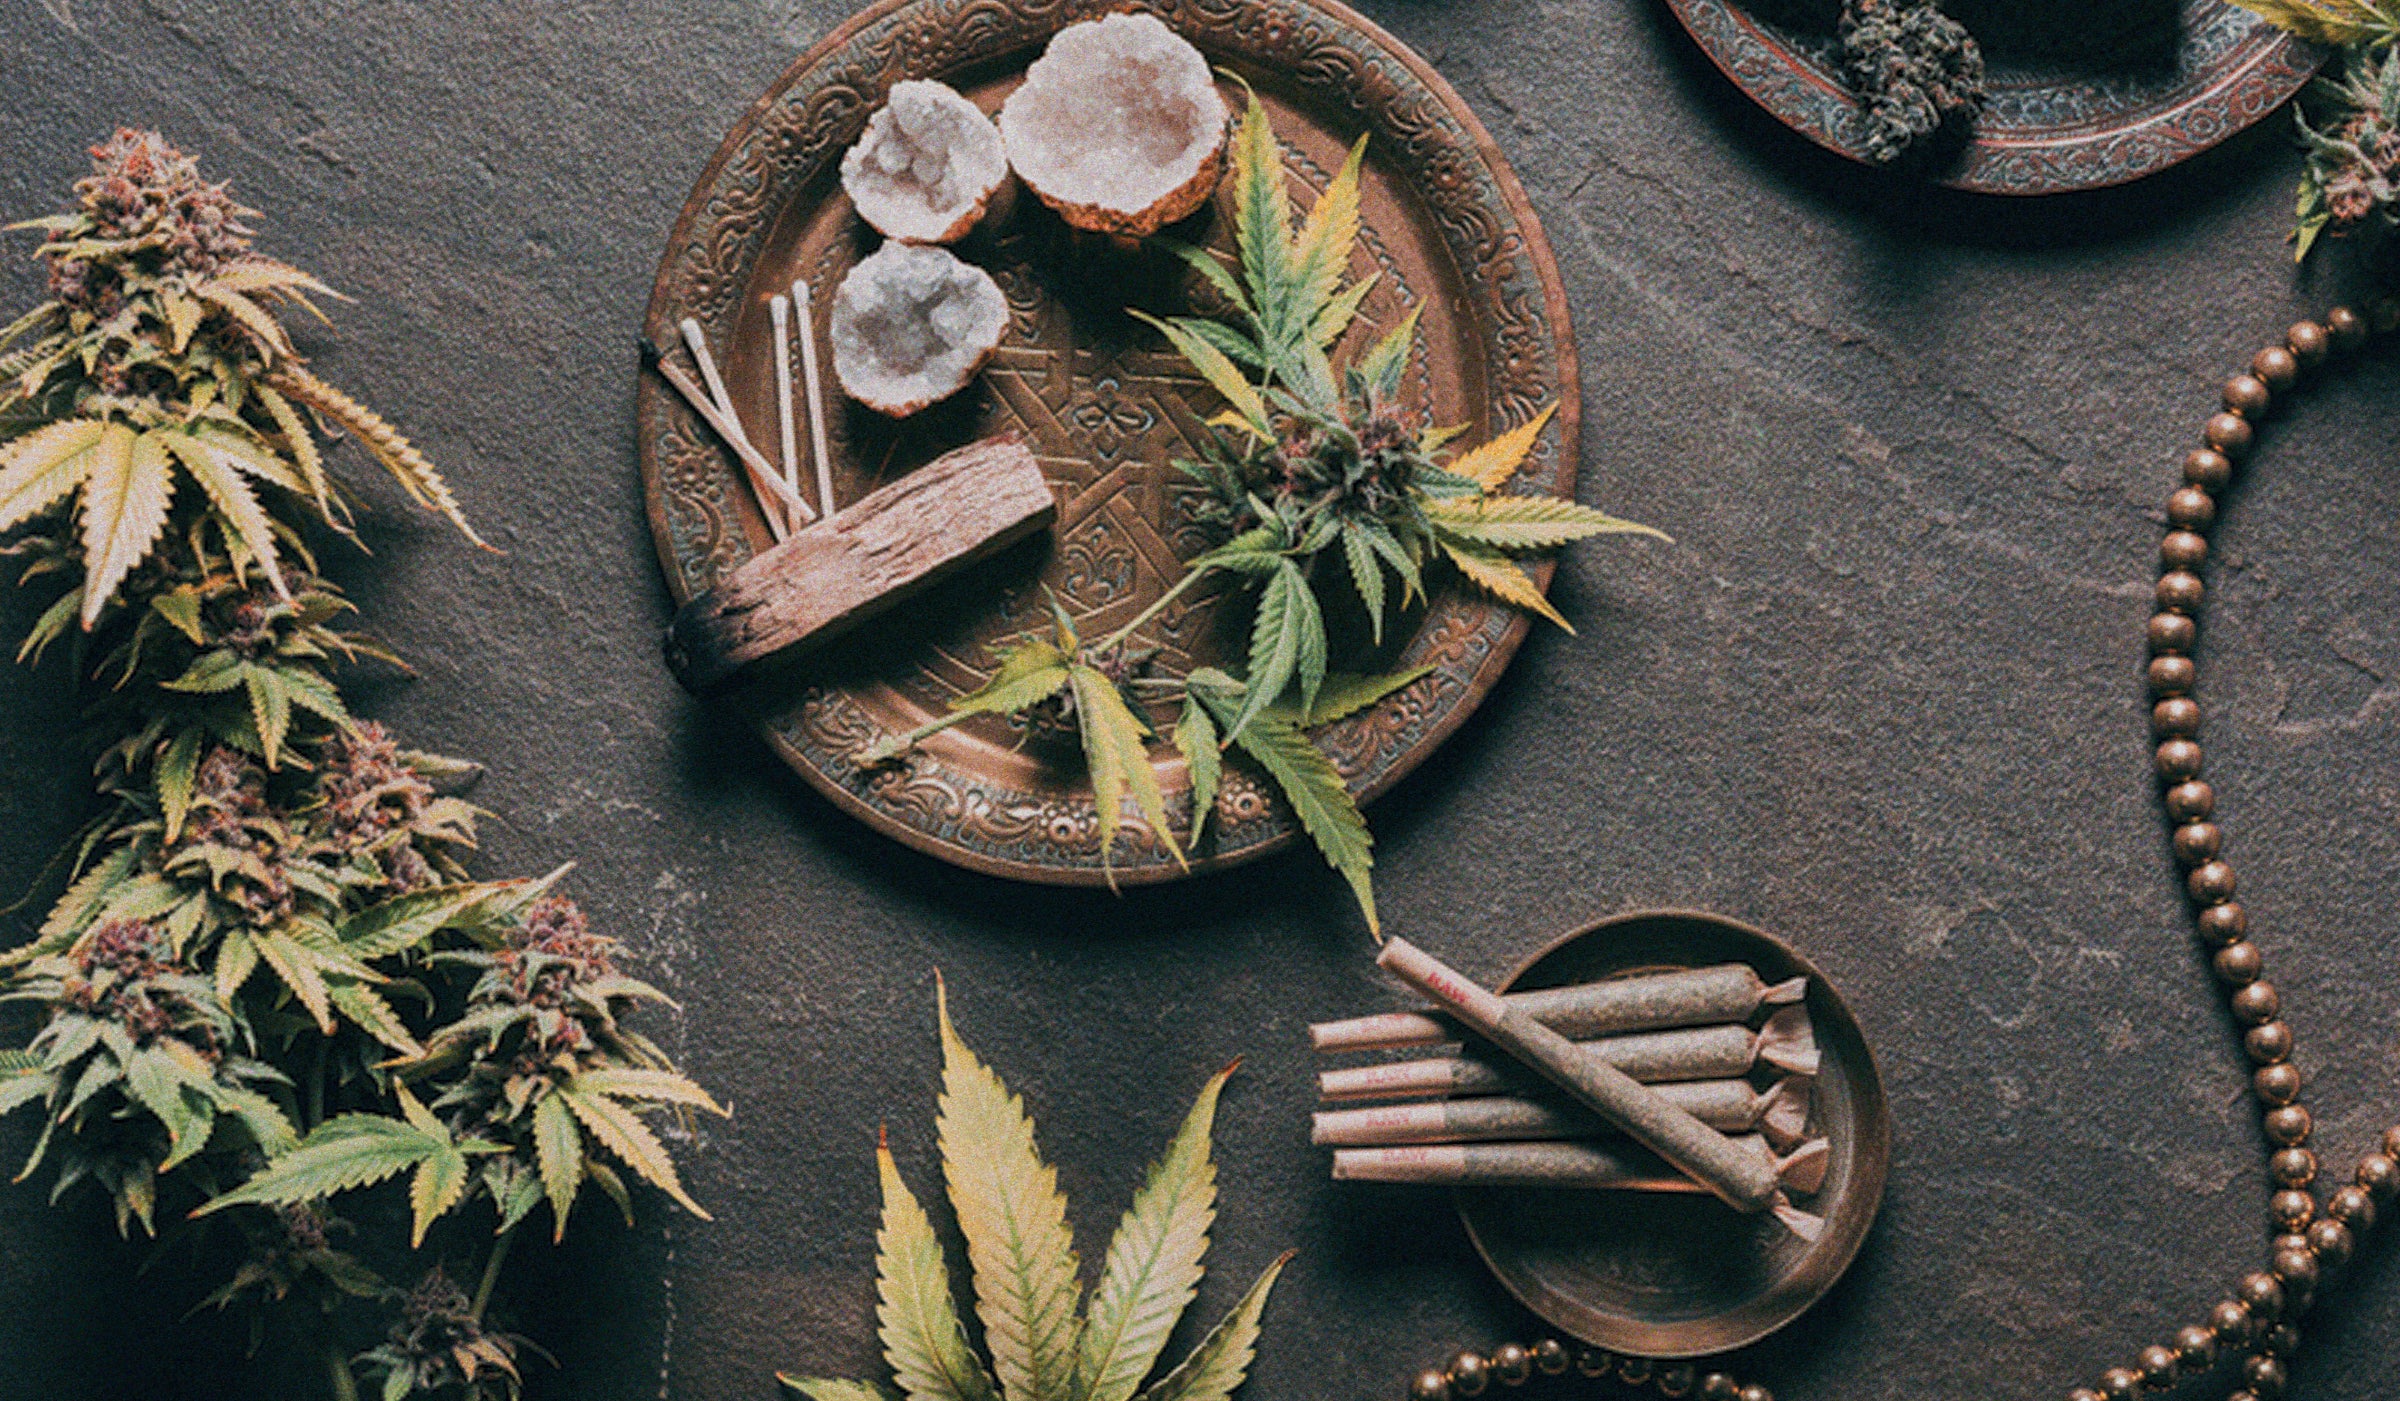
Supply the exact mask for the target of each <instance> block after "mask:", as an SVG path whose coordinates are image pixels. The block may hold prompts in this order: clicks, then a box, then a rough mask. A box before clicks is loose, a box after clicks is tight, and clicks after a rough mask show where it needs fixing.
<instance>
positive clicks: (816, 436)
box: [792, 277, 833, 516]
mask: <svg viewBox="0 0 2400 1401" xmlns="http://www.w3.org/2000/svg"><path fill="white" fill-rule="evenodd" d="M792 305H793V307H794V308H795V309H796V310H798V311H799V313H800V375H801V378H802V379H803V380H805V381H806V382H807V385H808V446H809V450H810V451H811V452H812V453H814V454H815V456H816V461H817V499H818V500H819V501H822V502H824V503H825V514H826V515H829V516H830V515H832V514H833V460H832V458H831V457H830V456H828V455H827V453H826V451H825V389H824V384H823V381H822V380H820V379H819V378H818V376H817V311H816V303H815V302H813V301H811V300H810V299H809V291H808V279H807V278H805V277H798V278H794V279H792Z"/></svg>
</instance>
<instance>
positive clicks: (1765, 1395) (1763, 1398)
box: [1738, 1382, 1775, 1401]
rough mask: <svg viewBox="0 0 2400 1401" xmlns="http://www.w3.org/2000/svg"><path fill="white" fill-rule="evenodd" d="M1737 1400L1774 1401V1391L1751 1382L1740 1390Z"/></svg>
mask: <svg viewBox="0 0 2400 1401" xmlns="http://www.w3.org/2000/svg"><path fill="white" fill-rule="evenodd" d="M1738 1401H1775V1393H1774V1392H1772V1391H1769V1390H1767V1389H1766V1388H1765V1387H1763V1386H1760V1385H1759V1384H1758V1383H1757V1382H1752V1383H1750V1384H1749V1385H1748V1386H1746V1387H1743V1388H1742V1390H1741V1394H1740V1397H1739V1398H1738Z"/></svg>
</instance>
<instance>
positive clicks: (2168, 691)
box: [2150, 657, 2200, 696]
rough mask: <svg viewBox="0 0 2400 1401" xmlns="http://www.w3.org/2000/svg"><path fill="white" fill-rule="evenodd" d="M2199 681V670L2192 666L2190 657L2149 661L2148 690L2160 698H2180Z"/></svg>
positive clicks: (2162, 658)
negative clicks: (2154, 692) (2160, 696)
mask: <svg viewBox="0 0 2400 1401" xmlns="http://www.w3.org/2000/svg"><path fill="white" fill-rule="evenodd" d="M2199 679H2200V669H2199V668H2198V667H2195V666H2193V665H2192V659H2191V658H2190V657H2152V658H2151V659H2150V689H2151V690H2153V691H2156V692H2157V693H2158V694H2160V695H2162V696H2180V695H2182V694H2183V693H2184V692H2186V691H2188V690H2190V689H2192V683H2193V682H2195V681H2198V680H2199Z"/></svg>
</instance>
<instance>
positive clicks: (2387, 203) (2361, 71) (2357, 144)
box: [2293, 51, 2400, 258]
mask: <svg viewBox="0 0 2400 1401" xmlns="http://www.w3.org/2000/svg"><path fill="white" fill-rule="evenodd" d="M2324 89H2325V91H2326V93H2327V96H2328V98H2329V102H2328V104H2327V105H2328V106H2329V107H2330V108H2331V110H2330V111H2328V112H2327V113H2326V119H2325V122H2324V124H2323V125H2322V126H2312V125H2310V124H2309V120H2308V116H2307V114H2306V113H2305V112H2303V113H2301V114H2299V117H2298V120H2299V123H2300V139H2301V143H2302V145H2303V146H2304V147H2305V148H2306V150H2307V154H2308V165H2307V168H2306V169H2305V170H2303V171H2302V172H2301V175H2300V203H2299V209H2298V215H2299V228H2298V231H2297V232H2296V233H2295V234H2294V236H2293V237H2294V241H2295V242H2296V243H2297V244H2298V245H2299V256H2300V257H2303V258H2305V257H2307V256H2308V250H2309V246H2310V245H2311V244H2313V243H2314V242H2316V240H2317V237H2318V235H2320V234H2325V233H2331V234H2334V235H2336V236H2337V237H2338V236H2340V235H2343V234H2348V233H2352V232H2355V231H2358V230H2360V229H2362V228H2382V227H2385V226H2388V225H2390V224H2391V223H2393V222H2394V220H2395V219H2396V218H2400V63H2394V62H2393V61H2392V58H2391V55H2390V53H2389V52H2388V51H2386V52H2383V53H2381V54H2377V53H2373V52H2363V51H2362V52H2360V53H2358V54H2356V55H2355V56H2353V57H2351V58H2350V59H2349V61H2348V66H2347V71H2346V72H2345V73H2344V75H2343V78H2342V80H2341V81H2340V82H2339V83H2327V84H2325V85H2324Z"/></svg>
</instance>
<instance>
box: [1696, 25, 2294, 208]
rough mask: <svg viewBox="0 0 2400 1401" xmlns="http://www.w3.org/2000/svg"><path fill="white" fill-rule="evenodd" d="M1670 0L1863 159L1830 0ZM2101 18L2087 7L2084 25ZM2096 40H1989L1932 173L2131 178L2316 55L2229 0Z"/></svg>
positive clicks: (1815, 129) (1797, 119)
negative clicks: (1982, 101) (1979, 97)
mask: <svg viewBox="0 0 2400 1401" xmlns="http://www.w3.org/2000/svg"><path fill="white" fill-rule="evenodd" d="M1667 3H1668V7H1669V8H1670V9H1672V10H1674V12H1675V16H1676V18H1677V19H1680V20H1682V21H1683V27H1684V28H1685V29H1687V30H1689V31H1691V35H1692V38H1693V39H1695V40H1697V41H1698V42H1699V44H1700V48H1701V50H1702V51H1703V52H1705V53H1706V54H1707V55H1708V56H1709V58H1710V60H1711V61H1713V62H1714V63H1715V64H1716V65H1717V67H1718V68H1720V69H1722V70H1723V71H1724V73H1725V76H1726V77H1728V78H1731V79H1732V80H1733V82H1734V85H1735V86H1736V87H1739V88H1740V89H1741V90H1742V91H1744V92H1746V93H1748V94H1749V95H1750V96H1751V97H1752V98H1753V99H1755V100H1756V101H1757V102H1758V104H1759V105H1760V106H1762V107H1764V108H1766V109H1767V110H1768V111H1769V112H1771V113H1773V114H1774V115H1775V116H1776V117H1777V118H1778V119H1780V120H1781V121H1782V122H1783V123H1784V124H1785V125H1787V126H1789V127H1791V128H1792V129H1793V130H1795V131H1797V132H1799V133H1801V134H1802V135H1804V136H1806V137H1808V138H1809V139H1810V140H1812V141H1815V142H1816V143H1817V144H1818V145H1820V146H1823V147H1825V148H1827V149H1828V150H1833V151H1839V152H1841V153H1842V154H1843V155H1846V156H1849V157H1851V158H1853V159H1864V157H1863V156H1862V155H1861V154H1860V153H1861V151H1862V149H1863V143H1862V142H1861V140H1860V138H1859V134H1858V133H1859V124H1860V117H1859V109H1858V104H1857V102H1856V101H1855V100H1854V99H1853V98H1852V97H1851V96H1850V94H1849V92H1848V91H1847V90H1846V89H1845V88H1844V87H1843V85H1842V83H1841V81H1840V79H1839V78H1838V77H1837V76H1836V75H1837V71H1838V70H1837V68H1836V65H1835V64H1834V62H1833V59H1832V49H1833V40H1832V37H1831V36H1832V24H1831V23H1830V19H1829V18H1828V17H1829V16H1830V14H1832V13H1833V12H1834V7H1833V6H1831V5H1830V4H1828V5H1823V6H1807V7H1804V8H1803V10H1802V11H1801V12H1802V13H1806V14H1809V15H1810V16H1811V19H1812V21H1817V22H1810V23H1807V24H1805V25H1803V24H1786V23H1781V22H1779V19H1780V17H1781V16H1782V15H1784V14H1785V13H1788V12H1789V11H1788V10H1784V9H1776V8H1773V7H1772V6H1771V5H1767V4H1750V5H1742V4H1735V3H1731V0H1667ZM2010 3H2014V0H2010ZM1951 8H1952V9H1953V10H1954V11H1963V8H1964V7H1961V6H1955V5H1954V6H1952V7H1951ZM1820 9H1821V10H1822V11H1823V12H1824V13H1822V14H1816V13H1814V12H1815V11H1817V10H1820ZM1967 18H1968V22H1969V25H1970V27H1971V28H1972V27H1974V24H1975V21H1974V18H1973V16H1971V15H1969V16H1967ZM2161 18H2162V20H2163V19H2164V17H2163V16H2162V17H2161ZM2106 23H2107V21H2106V19H2105V18H2104V17H2088V24H2087V28H2088V27H2089V25H2105V24H2106ZM2098 37H2099V40H2100V42H2099V43H2098V44H2097V45H2096V46H2094V47H2096V48H2097V50H2098V51H2097V52H2094V51H2093V50H2092V49H2091V48H2087V49H2086V51H2085V52H2083V53H2080V54H2077V55H2074V56H2072V57H2071V58H2070V57H2064V56H2060V55H2056V54H2036V55H2034V56H2032V57H2025V58H2018V57H2012V56H2011V55H2009V54H2007V53H2005V52H1993V51H1992V49H1991V47H1990V45H1989V44H1988V43H1987V46H1986V52H1987V57H1988V58H1989V59H1990V83H1989V87H1990V92H1991V96H1990V100H1989V102H1988V103H1987V104H1986V105H1985V108H1984V111H1983V116H1982V118H1981V120H1980V121H1978V122H1977V123H1976V128H1975V138H1974V140H1973V141H1971V142H1969V143H1968V144H1967V146H1966V149H1965V150H1963V151H1961V152H1960V153H1959V154H1958V157H1957V159H1956V160H1955V161H1953V162H1951V163H1949V164H1947V165H1945V166H1944V167H1943V168H1942V170H1941V172H1940V173H1939V175H1938V178H1939V179H1940V181H1941V183H1942V184H1945V185H1949V186H1952V187H1953V188H1956V189H1961V190H1975V191H1980V192H1982V193H1986V194H2000V195H2043V194H2059V193H2063V192H2065V191H2069V190H2089V189H2097V188H2099V187H2101V186H2104V185H2120V184H2123V183H2125V182H2126V181H2129V180H2137V179H2139V178H2141V177H2142V176H2145V175H2150V174H2153V173H2155V172H2157V171H2161V170H2164V169H2166V168H2167V167H2168V166H2171V165H2174V164H2176V163H2177V162H2179V161H2184V160H2188V159H2190V158H2191V157H2193V156H2196V155H2198V154H2200V153H2201V152H2202V151H2205V150H2207V149H2208V148H2209V147H2211V146H2214V145H2216V144H2217V143H2218V142H2220V141H2223V140H2225V139H2226V138H2228V137H2230V136H2232V135H2234V134H2235V133H2236V132H2239V131H2241V130H2243V129H2244V128H2246V127H2248V126H2251V125H2252V124H2254V123H2256V122H2257V121H2259V120H2260V119H2261V118H2263V117H2265V116H2266V115H2267V114H2268V113H2270V112H2272V111H2274V110H2275V109H2276V108H2278V107H2280V106H2282V105H2283V103H2284V102H2285V101H2286V100H2287V99H2289V98H2290V97H2291V96H2292V94H2294V93H2296V92H2298V91H2299V90H2300V88H2301V86H2302V85H2303V84H2305V83H2306V82H2307V81H2308V80H2309V78H2310V76H2311V75H2313V74H2314V73H2315V72H2316V71H2317V65H2318V64H2320V63H2321V62H2323V61H2324V55H2323V54H2322V53H2321V52H2320V51H2319V50H2317V49H2316V48H2314V47H2312V46H2311V45H2308V44H2305V43H2302V42H2301V41H2300V40H2298V39H2295V38H2293V37H2292V36H2291V35H2289V34H2286V33H2284V32H2283V31H2282V30H2279V29H2277V28H2275V27H2274V26H2273V25H2270V24H2268V23H2267V22H2266V21H2265V20H2263V19H2260V18H2258V17H2257V16H2256V15H2253V14H2250V13H2248V12H2247V11H2244V10H2241V9H2239V8H2237V7H2235V6H2233V5H2230V4H2227V3H2225V0H2182V3H2181V16H2180V28H2179V30H2178V32H2177V33H2176V34H2175V35H2174V36H2172V37H2173V38H2174V43H2173V44H2172V46H2171V47H2169V46H2163V45H2162V46H2160V48H2159V52H2156V53H2148V52H2143V51H2142V49H2146V48H2147V47H2148V45H2147V44H2146V43H2145V44H2143V45H2142V48H2138V49H2137V48H2133V47H2131V45H2133V44H2135V43H2137V42H2140V36H2138V35H2126V34H2112V35H2101V36H2098ZM2112 49H2113V50H2114V52H2111V51H2110V50H2112Z"/></svg>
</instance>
